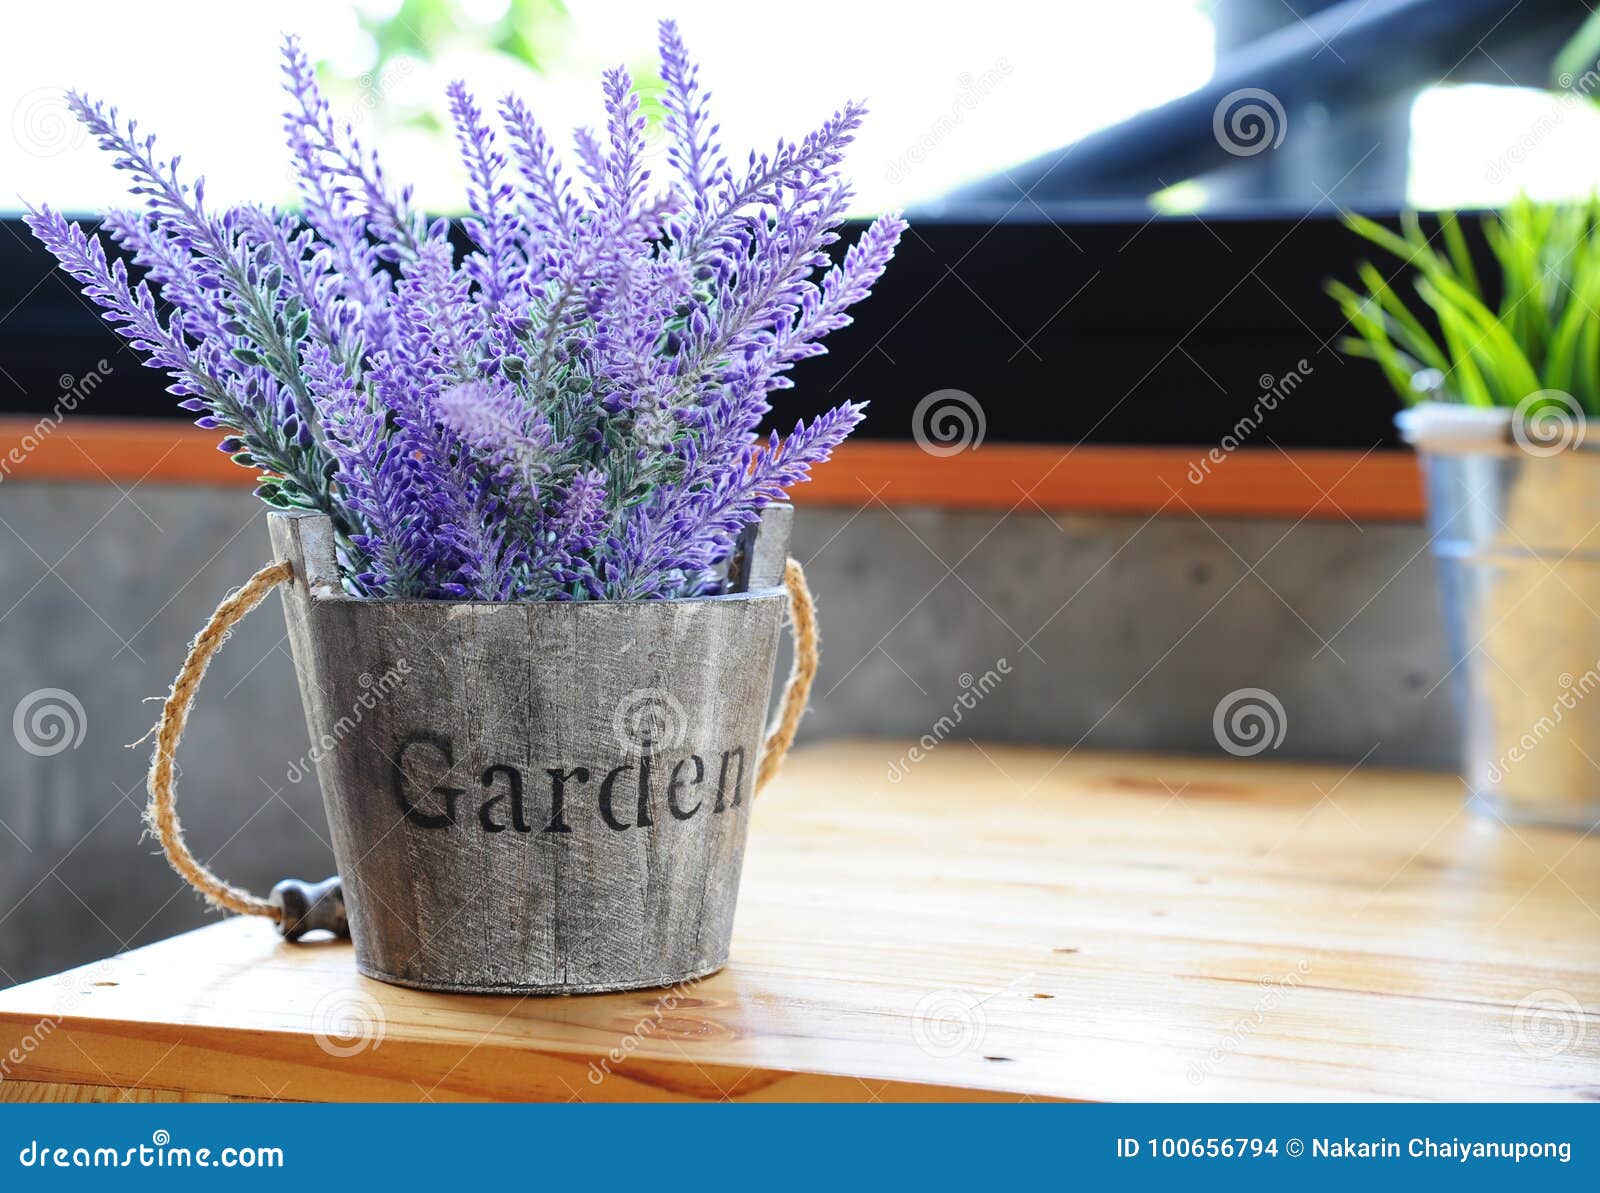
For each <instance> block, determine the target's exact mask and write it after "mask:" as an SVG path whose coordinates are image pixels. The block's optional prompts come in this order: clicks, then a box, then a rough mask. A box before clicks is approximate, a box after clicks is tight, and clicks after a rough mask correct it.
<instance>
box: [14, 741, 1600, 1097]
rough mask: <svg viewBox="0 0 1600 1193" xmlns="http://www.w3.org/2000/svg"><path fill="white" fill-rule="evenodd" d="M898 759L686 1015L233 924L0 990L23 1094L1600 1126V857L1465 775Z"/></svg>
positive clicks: (789, 773)
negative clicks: (1512, 810)
mask: <svg viewBox="0 0 1600 1193" xmlns="http://www.w3.org/2000/svg"><path fill="white" fill-rule="evenodd" d="M905 747H906V743H852V744H847V745H830V746H826V747H818V748H812V749H810V750H805V751H801V752H800V753H798V754H797V755H796V756H795V757H794V758H793V759H792V760H791V762H790V764H789V765H788V767H787V768H786V771H785V773H784V775H783V777H782V779H781V780H780V783H779V785H778V786H776V787H775V788H774V789H773V790H772V791H771V792H770V793H769V794H768V795H766V796H765V797H763V799H762V800H761V802H760V804H759V805H757V808H756V811H755V814H754V821H753V825H752V833H751V844H750V851H749V857H748V862H747V865H746V868H745V887H744V893H743V897H742V900H741V906H740V910H739V922H738V931H737V935H736V938H735V941H734V955H733V962H732V964H731V965H729V967H728V968H727V969H726V970H724V971H723V972H722V973H719V974H717V975H715V976H713V977H711V978H709V979H706V980H704V981H702V982H700V983H698V984H696V985H694V986H693V987H692V988H689V989H685V990H680V991H676V992H667V993H663V992H660V991H646V992H641V993H632V994H619V995H605V996H591V997H571V998H554V999H518V998H513V997H461V996H454V995H437V994H425V993H419V992H416V991H410V990H402V989H398V988H394V987H389V986H384V985H382V984H380V983H377V982H373V981H369V980H367V979H365V978H361V977H359V976H357V975H356V973H355V970H354V967H353V965H352V962H351V954H350V949H349V947H348V945H345V944H342V943H341V944H334V943H327V944H321V945H301V946H292V945H284V944H280V943H279V942H278V941H277V939H276V938H275V936H274V935H273V932H272V929H271V927H270V926H269V925H268V924H267V923H265V922H264V921H257V920H237V919H236V920H230V921H227V922H223V923H217V924H214V925H212V926H210V927H207V928H204V929H201V930H200V931H197V932H191V933H189V934H187V935H185V936H181V937H178V938H176V939H173V940H169V941H166V942H164V943H161V944H157V945H153V946H150V947H148V948H144V949H140V950H138V951H136V952H131V953H127V954H124V955H122V956H119V957H115V958H112V959H110V960H107V961H104V962H101V963H99V964H96V965H91V966H88V967H85V968H83V969H78V970H73V971H71V972H70V973H67V974H64V975H61V976H59V977H55V978H49V979H45V980H43V981H38V982H34V983H31V984H28V985H25V986H19V987H15V988H13V989H11V990H8V991H5V992H3V993H0V1064H3V1065H4V1066H5V1068H4V1073H5V1076H6V1078H7V1079H6V1080H5V1081H3V1082H0V1098H9V1099H57V1098H63V1099H64V1098H83V1099H99V1098H134V1099H151V1100H166V1099H191V1098H205V1099H210V1098H218V1097H221V1098H281V1099H308V1100H318V1099H437V1100H446V1099H472V1098H510V1099H558V1100H568V1099H582V1100H586V1101H590V1100H607V1099H623V1100H628V1099H657V1098H662V1099H665V1098H704V1099H723V1098H733V1099H757V1100H761V1099H769V1100H770V1099H806V1098H825V1099H866V1100H875V1099H882V1100H885V1101H888V1100H892V1099H908V1098H910V1099H943V1098H999V1099H1008V1100H1015V1099H1027V1098H1069V1099H1189V1098H1199V1099H1208V1100H1209V1099H1232V1098H1266V1099H1299V1098H1312V1099H1321V1098H1455V1099H1461V1098H1494V1099H1521V1098H1563V1099H1565V1098H1595V1097H1600V836H1591V837H1589V838H1586V839H1584V838H1579V837H1578V836H1577V835H1575V834H1562V833H1557V832H1548V831H1535V830H1527V829H1517V830H1512V829H1510V828H1507V827H1505V826H1502V825H1499V824H1497V823H1494V822H1492V821H1485V820H1482V819H1478V818H1476V817H1474V816H1472V815H1469V814H1467V813H1466V812H1464V811H1463V810H1462V800H1461V797H1462V791H1461V784H1460V783H1459V781H1458V780H1456V779H1453V778H1446V777H1440V776H1425V775H1417V774H1400V773H1393V772H1378V771H1356V772H1352V773H1345V772H1344V771H1343V770H1342V769H1339V768H1322V767H1304V766H1284V765H1277V764H1269V763H1262V762H1256V761H1241V762H1218V761H1193V760H1187V759H1181V758H1156V757H1134V756H1112V755H1103V754H1090V753H1082V752H1080V753H1074V754H1071V755H1068V756H1065V757H1063V756H1062V755H1061V754H1060V752H1059V751H1055V750H1047V749H1015V748H997V747H982V748H980V747H977V746H966V745H960V744H956V743H946V744H944V745H941V746H939V747H938V748H937V749H936V750H935V751H933V753H932V755H931V756H930V757H928V758H927V759H926V760H924V761H921V762H918V763H915V764H913V765H911V767H910V773H909V775H908V776H907V777H906V778H905V779H904V780H903V781H901V782H899V783H893V782H891V781H890V780H889V778H888V767H889V763H890V761H891V760H894V759H902V755H903V754H904V752H905ZM152 864H155V863H152ZM13 1050H15V1051H13ZM8 1054H9V1055H8Z"/></svg>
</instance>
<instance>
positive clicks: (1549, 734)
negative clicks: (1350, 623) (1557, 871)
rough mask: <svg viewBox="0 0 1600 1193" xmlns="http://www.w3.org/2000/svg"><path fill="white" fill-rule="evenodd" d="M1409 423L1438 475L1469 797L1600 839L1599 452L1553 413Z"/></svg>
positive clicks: (1443, 411)
mask: <svg viewBox="0 0 1600 1193" xmlns="http://www.w3.org/2000/svg"><path fill="white" fill-rule="evenodd" d="M1558 400H1559V399H1558ZM1569 401H1570V399H1569ZM1398 421H1399V424H1400V428H1401V431H1402V433H1403V434H1404V436H1405V438H1406V439H1407V441H1409V442H1410V443H1412V444H1414V445H1415V446H1416V448H1417V451H1418V453H1419V455H1420V456H1421V459H1422V463H1423V468H1424V474H1425V477H1426V485H1427V498H1428V521H1429V529H1430V531H1431V535H1432V550H1433V555H1434V558H1435V560H1436V562H1437V565H1438V571H1439V579H1440V585H1441V590H1442V595H1443V600H1444V613H1445V622H1446V628H1447V631H1448V636H1449V642H1450V651H1451V661H1452V662H1453V663H1454V664H1455V673H1454V681H1455V685H1456V692H1457V697H1458V700H1459V703H1460V708H1461V710H1462V714H1463V733H1462V740H1463V751H1464V757H1463V768H1462V769H1463V776H1464V777H1465V779H1466V781H1467V783H1468V785H1469V787H1470V788H1471V791H1472V796H1473V801H1474V803H1475V804H1476V805H1478V806H1479V808H1480V810H1483V811H1486V812H1489V813H1492V814H1493V815H1495V816H1497V817H1499V818H1501V819H1503V820H1506V821H1508V822H1513V823H1524V824H1536V825H1549V826H1559V827H1565V828H1574V829H1579V830H1588V829H1589V828H1591V827H1592V826H1593V825H1594V824H1595V823H1596V822H1597V821H1600V452H1597V451H1596V450H1595V449H1596V448H1600V442H1596V443H1593V444H1589V443H1586V442H1585V436H1584V430H1585V424H1584V423H1583V421H1582V420H1581V418H1579V417H1577V416H1575V415H1574V414H1573V413H1572V411H1571V410H1570V408H1565V407H1557V406H1554V405H1548V406H1546V407H1544V409H1543V410H1542V411H1541V412H1536V413H1534V414H1533V415H1532V418H1531V421H1530V420H1525V419H1524V418H1523V417H1522V415H1521V414H1519V413H1514V412H1513V411H1510V410H1504V409H1500V410H1485V409H1474V408H1465V407H1461V406H1457V405H1444V404H1435V403H1428V404H1424V405H1420V406H1417V407H1415V408H1413V409H1411V410H1409V411H1407V412H1405V413H1404V414H1402V415H1401V416H1400V418H1399V420H1398ZM1597 438H1600V437H1597Z"/></svg>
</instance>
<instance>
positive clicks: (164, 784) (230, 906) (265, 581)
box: [145, 559, 817, 920]
mask: <svg viewBox="0 0 1600 1193" xmlns="http://www.w3.org/2000/svg"><path fill="white" fill-rule="evenodd" d="M293 575H294V569H293V567H292V566H291V565H289V564H288V563H282V562H280V563H273V564H269V565H268V566H266V567H264V568H262V569H261V570H260V571H259V572H257V573H256V574H255V575H253V576H251V577H250V579H249V580H247V581H245V583H244V585H243V586H242V587H240V588H239V590H238V591H237V592H234V593H232V594H231V595H230V596H228V597H227V598H226V599H225V600H224V601H223V602H222V603H221V604H220V605H218V606H217V608H216V610H215V612H213V613H212V614H211V618H210V620H209V621H207V622H206V624H205V628H204V629H202V630H201V631H200V633H199V634H197V635H195V639H194V642H193V643H191V644H190V646H189V653H188V656H187V657H186V658H185V659H184V660H183V666H182V667H181V668H179V669H178V674H177V676H176V678H174V679H173V681H172V690H171V691H170V692H168V694H167V698H166V701H165V702H164V703H163V704H162V706H161V719H160V721H158V722H157V723H156V748H155V757H154V758H153V759H152V760H151V763H150V777H149V783H148V787H149V791H150V803H149V805H148V807H146V809H145V823H146V824H148V825H149V826H150V830H151V831H152V832H153V833H155V835H156V838H157V839H158V840H159V841H160V842H161V848H162V850H163V852H165V853H166V855H167V861H168V862H170V863H171V864H172V868H173V869H174V870H176V871H177V872H178V875H179V877H181V878H182V879H183V880H184V881H185V882H187V883H188V884H189V885H190V886H192V887H193V888H194V889H195V890H197V891H199V892H200V894H201V895H203V896H204V897H205V900H206V902H207V903H209V904H211V905H212V906H213V907H216V908H220V909H222V910H224V911H236V912H239V913H240V914H241V915H261V916H267V917H268V918H270V919H273V920H280V919H282V918H283V909H282V908H280V907H276V906H274V905H273V904H271V903H269V902H268V901H267V900H265V899H261V898H257V897H256V896H255V895H252V894H251V893H250V892H249V891H247V890H244V889H243V888H241V887H236V886H234V885H233V884H232V883H230V882H227V881H225V880H224V879H221V878H219V877H217V875H216V874H215V873H214V872H213V871H211V870H210V869H209V868H208V867H207V866H206V864H205V863H204V862H202V861H201V860H200V859H199V858H197V857H195V855H194V854H193V853H192V852H191V851H190V849H189V845H188V843H187V842H186V841H185V840H184V838H183V823H182V821H180V820H179V819H178V808H177V784H176V780H175V777H174V772H175V766H174V758H175V757H176V755H177V752H178V742H179V741H180V740H181V739H182V737H183V730H184V726H185V725H187V724H188V721H189V711H190V709H191V708H192V707H193V706H194V699H195V694H196V693H197V692H198V691H199V688H200V681H201V680H202V679H203V678H205V673H206V668H207V667H208V666H210V664H211V659H212V657H213V656H214V655H215V654H216V653H217V651H218V650H220V649H221V648H222V644H223V643H224V642H226V641H227V639H228V632H229V631H230V630H232V629H233V627H234V626H235V625H237V624H238V623H239V622H240V621H242V620H244V618H245V617H246V616H247V615H248V614H249V613H250V611H251V610H253V609H254V608H255V607H256V606H257V605H259V604H260V603H261V602H262V601H263V600H265V599H266V598H267V595H268V594H269V593H270V592H271V591H272V590H273V589H274V588H276V587H277V586H278V585H279V584H282V583H283V582H284V581H285V580H288V579H290V578H291V577H292V576H293ZM783 580H784V584H785V586H786V587H787V588H788V590H789V619H790V623H791V625H792V627H793V630H794V662H793V663H792V664H791V665H790V668H789V678H788V680H787V682H786V683H785V684H784V689H783V701H782V704H781V705H780V707H779V710H778V716H777V717H776V718H775V719H774V721H773V723H772V725H771V727H770V728H769V729H768V730H767V736H766V740H765V741H764V742H763V744H762V751H761V766H760V768H759V769H758V770H757V772H756V782H755V790H756V794H758V795H759V794H760V793H761V790H762V789H763V788H764V787H766V785H767V784H768V783H769V782H771V780H772V778H773V776H774V775H776V774H777V773H778V768H779V767H780V766H782V765H783V760H784V758H785V756H786V755H787V754H788V753H789V747H790V746H791V745H792V744H793V743H794V735H795V731H796V730H797V729H798V728H799V726H800V717H801V714H802V713H804V712H805V710H806V703H807V701H808V700H809V699H810V697H811V684H812V681H813V680H815V678H816V675H817V619H816V602H815V601H813V600H812V598H811V590H810V589H809V588H808V587H807V586H806V576H805V572H804V571H802V570H801V568H800V564H799V563H798V562H797V561H795V560H793V559H791V560H789V561H788V562H787V563H786V564H785V565H784V572H783Z"/></svg>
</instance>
